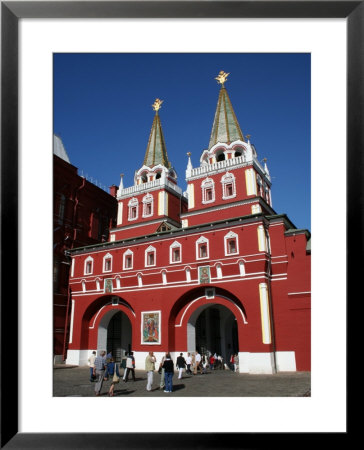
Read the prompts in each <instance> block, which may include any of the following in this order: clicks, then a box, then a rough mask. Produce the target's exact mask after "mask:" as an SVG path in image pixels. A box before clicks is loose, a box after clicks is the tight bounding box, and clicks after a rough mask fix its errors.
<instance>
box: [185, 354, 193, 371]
mask: <svg viewBox="0 0 364 450" xmlns="http://www.w3.org/2000/svg"><path fill="white" fill-rule="evenodd" d="M191 364H192V358H191V354H190V353H187V356H186V366H187V369H186V373H188V374H189V375H191V374H192V372H191Z"/></svg>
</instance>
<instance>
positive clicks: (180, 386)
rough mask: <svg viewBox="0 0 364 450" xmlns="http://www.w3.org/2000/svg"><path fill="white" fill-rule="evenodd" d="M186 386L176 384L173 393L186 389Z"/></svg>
mask: <svg viewBox="0 0 364 450" xmlns="http://www.w3.org/2000/svg"><path fill="white" fill-rule="evenodd" d="M185 388H186V386H185V385H184V384H174V385H173V392H175V391H179V390H180V389H185Z"/></svg>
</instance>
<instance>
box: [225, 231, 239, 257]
mask: <svg viewBox="0 0 364 450" xmlns="http://www.w3.org/2000/svg"><path fill="white" fill-rule="evenodd" d="M230 239H235V243H236V251H235V252H234V253H230V252H229V251H228V250H229V247H228V241H229V240H230ZM224 249H225V256H231V255H238V254H239V237H238V235H237V234H236V233H233V232H232V231H230V232H229V233H228V234H226V235H225V236H224Z"/></svg>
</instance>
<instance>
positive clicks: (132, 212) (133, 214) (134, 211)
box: [128, 197, 139, 220]
mask: <svg viewBox="0 0 364 450" xmlns="http://www.w3.org/2000/svg"><path fill="white" fill-rule="evenodd" d="M138 205H139V203H138V199H137V198H135V197H134V198H132V199H131V200H130V201H129V203H128V207H129V217H128V218H129V220H136V219H137V218H138Z"/></svg>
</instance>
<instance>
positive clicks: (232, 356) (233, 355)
mask: <svg viewBox="0 0 364 450" xmlns="http://www.w3.org/2000/svg"><path fill="white" fill-rule="evenodd" d="M234 358H235V353H232V354H231V356H230V369H231V370H232V371H233V372H235V367H234Z"/></svg>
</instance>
